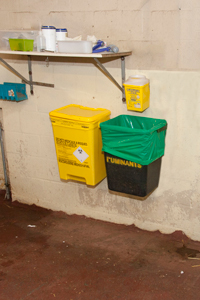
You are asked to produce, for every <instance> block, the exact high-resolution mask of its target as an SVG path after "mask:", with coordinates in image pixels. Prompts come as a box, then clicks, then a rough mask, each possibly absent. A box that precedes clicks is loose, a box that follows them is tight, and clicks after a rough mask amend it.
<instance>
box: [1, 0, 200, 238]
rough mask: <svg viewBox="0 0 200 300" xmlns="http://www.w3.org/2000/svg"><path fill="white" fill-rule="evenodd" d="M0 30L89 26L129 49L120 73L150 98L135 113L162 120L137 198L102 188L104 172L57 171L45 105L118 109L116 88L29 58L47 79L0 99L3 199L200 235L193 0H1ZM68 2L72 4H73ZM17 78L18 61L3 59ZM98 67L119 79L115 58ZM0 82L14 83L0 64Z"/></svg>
mask: <svg viewBox="0 0 200 300" xmlns="http://www.w3.org/2000/svg"><path fill="white" fill-rule="evenodd" d="M1 2H2V3H1V12H0V14H1V18H0V29H15V30H16V29H22V28H24V29H25V28H26V29H39V25H41V24H48V25H49V24H50V25H55V26H56V27H61V26H62V27H65V26H66V27H67V28H68V31H69V35H70V36H75V35H79V34H82V35H83V37H86V35H87V34H90V35H92V34H94V35H95V36H97V37H98V38H101V39H104V40H107V41H108V42H111V43H116V44H117V45H119V46H120V49H122V50H132V51H133V55H132V56H131V57H128V58H127V59H126V67H127V70H126V77H128V75H130V74H135V73H141V74H145V75H146V76H147V77H148V78H149V79H150V82H151V106H150V108H149V109H147V110H146V111H145V112H144V113H143V116H147V117H155V118H164V119H166V120H167V121H168V124H169V126H168V130H167V137H166V152H165V156H164V158H163V161H162V167H161V177H160V184H159V188H158V189H157V190H155V192H154V193H153V194H152V195H151V196H150V197H149V198H148V199H147V200H145V201H143V202H141V201H138V200H135V199H133V198H132V197H122V196H119V195H117V194H112V193H110V192H109V191H108V189H107V183H106V180H103V181H102V182H101V183H100V184H99V185H98V186H97V187H95V188H89V187H86V186H85V185H84V184H81V183H80V184H78V183H75V182H70V183H66V182H64V181H61V180H60V178H59V173H58V167H57V160H56V153H55V147H54V141H53V133H52V128H51V123H50V120H49V115H48V113H49V111H51V110H53V109H56V108H58V107H61V106H64V105H67V104H71V103H74V104H81V105H85V106H90V107H104V108H107V109H110V110H111V111H112V115H111V117H115V116H117V115H119V114H131V115H137V113H134V112H128V111H127V109H126V105H125V104H122V102H121V93H120V91H119V90H118V89H117V88H116V87H115V86H114V85H113V84H112V83H111V82H110V81H109V80H108V78H106V77H105V76H103V75H102V73H101V72H100V71H99V70H98V69H96V68H95V67H94V66H93V65H91V64H89V63H87V62H84V63H81V62H80V61H79V60H78V61H77V62H76V63H73V62H72V61H68V63H63V62H58V61H57V62H56V61H51V60H50V65H49V67H46V64H45V62H44V61H40V62H37V61H33V79H34V80H35V81H43V82H47V83H54V84H55V88H54V89H51V88H45V87H34V96H31V95H30V93H29V88H28V87H27V92H28V96H29V99H28V101H24V102H21V103H10V102H8V101H2V100H0V107H1V108H2V110H3V120H4V128H5V138H6V149H7V158H8V163H9V172H10V181H11V187H12V194H13V200H15V199H17V200H19V201H22V202H25V203H29V204H32V203H35V204H37V205H40V206H44V207H47V208H51V209H55V210H62V211H65V212H67V213H69V214H72V213H76V214H84V215H86V216H90V217H93V218H98V219H102V220H108V221H112V222H116V223H124V224H132V223H134V224H135V225H137V226H139V227H140V228H144V229H147V230H157V229H159V230H160V231H162V232H165V233H169V232H173V231H174V230H176V229H179V230H183V231H184V232H185V233H186V234H187V235H189V236H190V237H192V238H193V239H196V240H200V233H199V225H200V203H199V199H200V182H199V180H200V168H199V164H200V156H199V149H200V140H199V130H200V123H199V118H200V85H199V82H200V74H199V72H198V68H199V64H200V59H199V52H200V43H199V28H200V26H199V25H200V24H199V22H200V19H199V18H198V12H199V10H200V4H199V3H198V1H197V0H191V1H190V3H188V1H186V0H185V1H175V0H173V1H172V0H168V1H164V0H162V1H161V0H152V1H133V0H127V1H123V2H122V1H117V0H113V1H101V2H99V1H80V0H79V1H76V0H73V1H43V2H41V1H28V0H27V1H23V0H20V1H11V0H10V1H8V0H7V1H5V0H2V1H1ZM77 7H78V10H77ZM7 61H9V62H10V63H11V64H12V65H13V66H15V68H16V69H17V70H18V71H20V72H21V73H22V74H23V75H24V76H25V77H27V64H26V63H25V61H21V62H20V61H11V60H8V58H7ZM105 66H106V67H107V68H108V69H109V71H110V72H111V73H112V75H113V76H114V77H115V78H116V79H117V81H118V82H119V83H120V82H121V79H120V73H121V70H120V61H113V62H108V63H106V64H105ZM0 79H1V82H3V81H11V82H12V81H13V82H15V81H16V82H19V79H18V78H16V77H15V76H14V75H13V74H11V73H10V72H8V71H7V70H6V69H5V68H3V67H2V66H1V72H0Z"/></svg>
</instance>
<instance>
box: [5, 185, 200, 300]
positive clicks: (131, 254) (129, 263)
mask: <svg viewBox="0 0 200 300" xmlns="http://www.w3.org/2000/svg"><path fill="white" fill-rule="evenodd" d="M199 251H200V243H199V242H195V241H192V240H190V239H189V238H187V237H186V236H185V235H184V234H183V233H182V232H180V231H177V232H175V233H173V234H170V235H166V234H161V233H160V232H158V231H156V232H148V231H144V230H141V229H138V228H137V227H135V226H134V225H131V226H125V225H118V224H113V223H108V222H102V221H98V220H93V219H90V218H86V217H84V216H76V215H72V216H69V215H67V214H64V213H62V212H53V211H51V210H46V209H43V208H39V207H36V206H34V205H32V206H28V205H23V204H20V203H18V202H9V201H7V200H4V192H3V191H2V192H1V193H0V300H30V299H37V300H49V299H60V300H62V299H63V300H79V299H83V300H90V299H91V300H106V299H109V300H112V299H113V300H114V299H116V300H117V299H120V300H123V299H124V300H157V299H159V300H160V299H162V300H164V299H166V300H180V299H182V300H188V299H190V300H198V299H200V266H198V265H200V255H199V254H200V252H199Z"/></svg>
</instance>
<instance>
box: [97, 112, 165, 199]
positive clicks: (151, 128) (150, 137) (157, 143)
mask: <svg viewBox="0 0 200 300" xmlns="http://www.w3.org/2000/svg"><path fill="white" fill-rule="evenodd" d="M100 127H101V131H102V141H103V148H102V150H103V151H104V155H105V163H106V171H107V182H108V188H109V189H110V190H112V191H116V192H121V193H125V194H130V195H135V196H138V197H145V196H147V195H148V194H149V193H151V192H152V191H153V190H154V189H155V188H157V187H158V184H159V177H160V168H161V160H162V156H163V155H164V149H165V135H166V129H167V122H166V121H165V120H162V119H153V118H145V117H137V116H129V115H120V116H118V117H116V118H113V119H110V120H108V121H106V122H103V123H101V124H100Z"/></svg>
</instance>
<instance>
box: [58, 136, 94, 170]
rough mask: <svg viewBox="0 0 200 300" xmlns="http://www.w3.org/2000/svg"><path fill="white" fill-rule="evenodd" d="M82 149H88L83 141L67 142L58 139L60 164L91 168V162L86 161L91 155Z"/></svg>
mask: <svg viewBox="0 0 200 300" xmlns="http://www.w3.org/2000/svg"><path fill="white" fill-rule="evenodd" d="M81 147H85V148H86V149H88V144H87V143H86V142H83V141H75V140H67V139H62V138H58V137H57V138H56V152H57V156H58V161H59V163H62V164H68V165H71V166H75V167H85V168H89V165H88V163H89V162H88V161H85V160H86V159H87V158H88V157H89V155H88V154H87V153H86V151H87V150H86V151H85V150H84V149H82V148H81ZM77 159H78V161H79V162H80V163H79V162H78V161H77Z"/></svg>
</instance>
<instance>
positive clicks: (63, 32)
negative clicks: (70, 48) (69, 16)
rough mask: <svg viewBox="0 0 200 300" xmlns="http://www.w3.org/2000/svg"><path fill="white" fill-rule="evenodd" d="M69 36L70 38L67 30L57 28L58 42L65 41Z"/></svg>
mask: <svg viewBox="0 0 200 300" xmlns="http://www.w3.org/2000/svg"><path fill="white" fill-rule="evenodd" d="M67 36H68V34H67V29H66V28H56V40H57V41H65V40H66V37H67Z"/></svg>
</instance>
